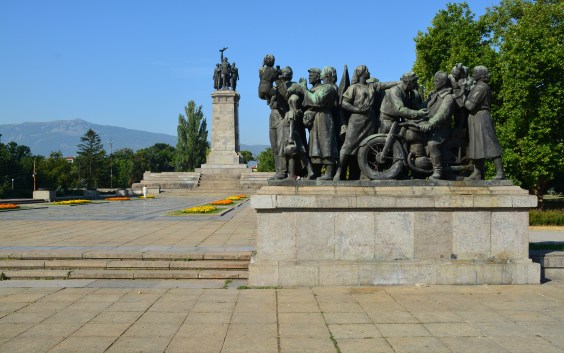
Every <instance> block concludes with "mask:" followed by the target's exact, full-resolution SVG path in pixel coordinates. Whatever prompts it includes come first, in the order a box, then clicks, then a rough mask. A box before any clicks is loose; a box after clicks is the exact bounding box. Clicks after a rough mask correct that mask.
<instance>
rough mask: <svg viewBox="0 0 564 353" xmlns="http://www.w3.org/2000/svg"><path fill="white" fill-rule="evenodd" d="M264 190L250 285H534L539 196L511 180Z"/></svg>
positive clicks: (256, 201)
mask: <svg viewBox="0 0 564 353" xmlns="http://www.w3.org/2000/svg"><path fill="white" fill-rule="evenodd" d="M390 185H394V186H363V185H360V184H358V185H355V186H345V185H342V184H339V185H334V186H333V185H325V186H320V185H317V186H301V185H300V184H298V183H296V184H295V185H294V186H290V185H288V186H265V187H263V188H261V189H260V190H259V191H258V193H257V195H253V196H252V197H251V206H252V207H253V208H255V209H256V211H257V251H256V255H255V256H254V257H253V260H252V262H251V265H250V268H249V271H250V272H249V284H250V285H251V286H324V285H327V286H329V285H379V284H415V283H428V284H528V283H539V281H540V266H539V265H538V264H535V263H532V262H531V261H530V260H529V259H528V235H529V233H528V219H529V214H528V211H529V209H530V208H532V207H535V206H536V202H537V201H536V198H535V197H534V196H529V195H528V194H527V192H526V191H525V190H522V189H520V188H519V187H516V186H511V185H508V184H507V182H504V183H500V184H498V185H497V186H496V184H495V183H491V182H484V183H483V184H482V186H480V184H479V183H476V182H473V183H472V184H471V186H470V184H464V183H461V182H444V183H442V184H436V183H430V184H428V185H427V186H426V185H424V184H421V183H417V184H412V185H410V184H409V183H406V184H405V185H403V186H398V185H401V184H398V182H396V184H390Z"/></svg>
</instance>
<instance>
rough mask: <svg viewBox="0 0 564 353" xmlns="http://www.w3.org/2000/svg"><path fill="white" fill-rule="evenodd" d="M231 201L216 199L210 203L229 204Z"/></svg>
mask: <svg viewBox="0 0 564 353" xmlns="http://www.w3.org/2000/svg"><path fill="white" fill-rule="evenodd" d="M232 203H233V200H227V199H225V200H217V201H214V202H212V203H211V204H212V205H231V204H232Z"/></svg>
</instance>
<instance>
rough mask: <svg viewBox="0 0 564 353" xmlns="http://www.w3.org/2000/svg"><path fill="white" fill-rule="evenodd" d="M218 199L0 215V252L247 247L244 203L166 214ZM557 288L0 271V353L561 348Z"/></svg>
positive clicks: (563, 325)
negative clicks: (303, 284)
mask: <svg viewBox="0 0 564 353" xmlns="http://www.w3.org/2000/svg"><path fill="white" fill-rule="evenodd" d="M225 196H228V195H224V196H223V197H225ZM217 198H218V197H217V196H212V195H209V196H206V195H195V196H186V197H162V198H159V199H155V200H136V201H131V202H118V203H99V204H91V205H84V206H74V207H47V208H45V207H44V208H36V209H28V210H22V211H15V212H2V213H0V222H1V223H0V226H1V227H0V253H1V254H7V253H14V252H16V253H25V252H34V251H35V252H48V251H53V252H69V253H72V252H88V251H99V252H119V253H132V252H151V251H162V252H166V251H171V252H173V251H193V250H195V249H205V250H207V251H225V252H229V251H238V250H249V249H253V247H254V239H255V237H256V223H255V212H254V211H253V210H252V209H251V208H250V207H249V206H248V202H247V203H245V204H243V205H242V206H240V207H237V208H235V209H234V210H232V211H231V212H228V213H226V214H225V215H223V216H218V215H202V216H183V217H172V216H167V213H168V212H170V211H173V210H178V209H182V208H185V207H189V206H193V205H197V204H202V203H206V202H209V201H212V200H215V199H217ZM551 234H552V233H551ZM539 238H541V236H539ZM540 240H542V239H540ZM563 284H564V283H559V282H556V281H553V282H548V283H545V284H543V285H523V286H485V285H484V286H427V285H425V284H418V285H415V286H383V287H329V288H255V289H249V288H247V287H245V286H246V281H244V280H235V281H229V280H227V281H225V280H61V281H59V280H31V281H30V280H8V281H0V352H10V353H14V352H25V353H30V352H81V353H82V352H86V353H87V352H190V353H192V352H195V353H205V352H215V353H228V352H231V353H235V352H245V353H246V352H260V353H269V352H276V353H278V352H282V353H291V352H295V353H309V352H311V353H317V352H318V353H333V352H334V353H339V352H341V353H364V352H371V353H372V352H396V353H399V352H562V351H564V334H563V332H564V286H563Z"/></svg>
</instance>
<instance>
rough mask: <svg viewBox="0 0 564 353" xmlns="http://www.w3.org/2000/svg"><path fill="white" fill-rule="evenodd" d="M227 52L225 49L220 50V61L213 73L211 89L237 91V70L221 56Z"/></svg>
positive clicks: (233, 64)
mask: <svg viewBox="0 0 564 353" xmlns="http://www.w3.org/2000/svg"><path fill="white" fill-rule="evenodd" d="M226 50H227V47H226V48H223V49H220V50H219V52H220V53H221V54H220V59H219V63H218V64H216V65H215V70H214V72H213V88H214V89H216V90H220V89H232V90H233V91H235V90H237V81H238V80H239V68H237V66H236V65H235V62H233V63H232V64H231V63H229V60H228V59H227V57H224V56H223V52H224V51H226Z"/></svg>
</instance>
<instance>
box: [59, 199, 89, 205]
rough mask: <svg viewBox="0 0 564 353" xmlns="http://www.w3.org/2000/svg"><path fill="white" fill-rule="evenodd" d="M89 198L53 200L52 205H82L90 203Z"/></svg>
mask: <svg viewBox="0 0 564 353" xmlns="http://www.w3.org/2000/svg"><path fill="white" fill-rule="evenodd" d="M90 202H91V201H90V200H66V201H55V202H52V203H51V204H52V205H82V204H85V203H90Z"/></svg>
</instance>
